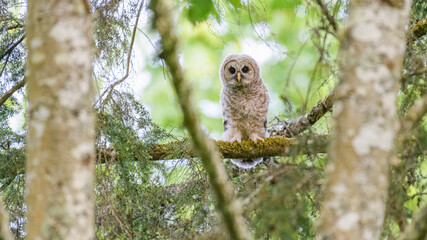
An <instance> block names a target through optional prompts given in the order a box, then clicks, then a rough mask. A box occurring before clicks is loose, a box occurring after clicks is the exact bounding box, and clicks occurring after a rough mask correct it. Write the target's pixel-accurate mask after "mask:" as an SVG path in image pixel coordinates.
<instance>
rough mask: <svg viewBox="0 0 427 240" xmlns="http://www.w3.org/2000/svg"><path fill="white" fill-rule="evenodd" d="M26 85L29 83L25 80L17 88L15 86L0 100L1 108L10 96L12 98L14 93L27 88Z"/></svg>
mask: <svg viewBox="0 0 427 240" xmlns="http://www.w3.org/2000/svg"><path fill="white" fill-rule="evenodd" d="M26 83H27V81H26V79H25V78H24V79H22V80H21V81H19V82H18V83H17V84H16V85H15V86H13V87H12V88H11V89H10V90H9V91H7V92H6V93H5V94H4V95H3V96H1V98H0V107H1V106H2V105H3V104H4V103H5V102H6V100H7V99H9V98H10V96H12V94H13V93H14V92H16V91H18V90H19V89H21V88H22V87H23V86H25V84H26Z"/></svg>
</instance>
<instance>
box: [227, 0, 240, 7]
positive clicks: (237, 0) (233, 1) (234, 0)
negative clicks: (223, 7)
mask: <svg viewBox="0 0 427 240" xmlns="http://www.w3.org/2000/svg"><path fill="white" fill-rule="evenodd" d="M228 2H230V3H231V5H233V7H234V8H236V9H238V8H241V7H242V3H241V2H240V0H228Z"/></svg>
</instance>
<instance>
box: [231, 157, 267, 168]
mask: <svg viewBox="0 0 427 240" xmlns="http://www.w3.org/2000/svg"><path fill="white" fill-rule="evenodd" d="M262 160H263V158H262V157H260V158H255V159H253V158H230V161H231V162H232V163H234V165H236V166H238V167H239V168H243V169H250V168H254V167H255V166H256V165H257V164H258V163H260V162H262Z"/></svg>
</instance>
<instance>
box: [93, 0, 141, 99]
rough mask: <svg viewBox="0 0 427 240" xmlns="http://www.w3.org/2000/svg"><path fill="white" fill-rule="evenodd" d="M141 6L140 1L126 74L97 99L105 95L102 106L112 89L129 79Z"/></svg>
mask: <svg viewBox="0 0 427 240" xmlns="http://www.w3.org/2000/svg"><path fill="white" fill-rule="evenodd" d="M143 6H144V1H142V2H141V4H140V5H139V9H138V14H137V16H136V20H135V25H134V26H133V30H132V37H131V42H130V47H129V53H128V57H127V61H126V74H125V75H124V76H123V77H122V78H121V79H120V80H118V81H116V82H114V83H113V84H111V85H110V86H109V87H108V88H107V89H105V91H104V92H103V93H102V94H101V96H100V97H99V99H100V100H101V99H102V97H103V96H104V95H105V94H106V93H107V96H106V97H105V100H104V101H103V102H102V103H103V104H105V102H106V101H107V100H108V99H109V98H110V97H111V93H112V92H113V90H114V88H115V87H116V86H117V85H119V84H120V83H122V82H123V81H125V80H126V79H127V78H128V77H129V70H130V60H131V58H132V49H133V44H134V42H135V35H136V30H137V29H138V21H139V16H140V15H141V11H142V8H143Z"/></svg>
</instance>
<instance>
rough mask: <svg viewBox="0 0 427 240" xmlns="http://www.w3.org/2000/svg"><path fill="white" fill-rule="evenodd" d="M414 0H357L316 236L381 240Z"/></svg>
mask: <svg viewBox="0 0 427 240" xmlns="http://www.w3.org/2000/svg"><path fill="white" fill-rule="evenodd" d="M410 5H411V1H409V0H402V1H385V0H372V1H371V0H359V1H351V3H350V7H349V12H350V15H349V19H348V26H347V28H346V30H345V32H343V33H342V34H341V36H342V37H343V39H342V43H341V56H340V68H341V75H340V81H341V82H340V84H339V86H338V87H337V92H336V93H335V99H336V102H335V106H334V113H333V115H334V118H335V128H334V133H333V135H332V136H331V143H330V154H329V162H328V164H327V167H326V172H327V179H326V185H325V187H326V188H325V199H324V201H323V208H322V211H321V216H320V223H319V227H318V236H317V239H348V240H351V239H357V240H361V239H367V240H368V239H369V240H373V239H379V237H380V234H381V226H382V224H383V220H384V215H385V207H386V197H387V190H388V182H389V181H388V173H389V171H388V165H389V160H390V159H391V158H392V157H393V154H394V138H395V135H396V133H397V130H398V121H397V107H396V98H397V92H398V82H399V78H400V72H401V66H402V59H403V55H404V50H405V46H406V42H405V40H406V37H405V24H406V23H407V21H408V17H409V8H410Z"/></svg>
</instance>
